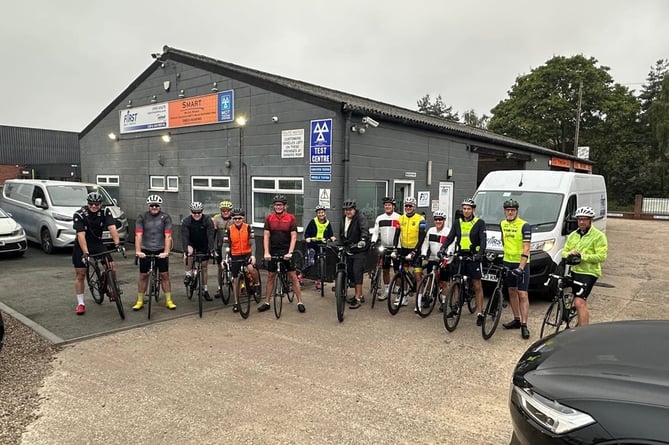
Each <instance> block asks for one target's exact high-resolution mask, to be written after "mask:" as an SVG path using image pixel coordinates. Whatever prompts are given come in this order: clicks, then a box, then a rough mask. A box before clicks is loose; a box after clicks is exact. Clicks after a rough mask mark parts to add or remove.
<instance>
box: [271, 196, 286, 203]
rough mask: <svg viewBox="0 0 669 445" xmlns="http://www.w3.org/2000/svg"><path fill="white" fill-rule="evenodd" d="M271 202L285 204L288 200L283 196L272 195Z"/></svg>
mask: <svg viewBox="0 0 669 445" xmlns="http://www.w3.org/2000/svg"><path fill="white" fill-rule="evenodd" d="M272 202H273V203H277V202H280V203H281V204H286V203H287V202H288V200H287V199H286V197H285V196H283V195H274V198H272Z"/></svg>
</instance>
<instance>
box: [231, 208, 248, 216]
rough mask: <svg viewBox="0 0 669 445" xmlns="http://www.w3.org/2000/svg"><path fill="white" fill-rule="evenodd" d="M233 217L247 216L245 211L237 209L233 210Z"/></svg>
mask: <svg viewBox="0 0 669 445" xmlns="http://www.w3.org/2000/svg"><path fill="white" fill-rule="evenodd" d="M232 216H246V213H245V212H244V209H242V208H236V209H232Z"/></svg>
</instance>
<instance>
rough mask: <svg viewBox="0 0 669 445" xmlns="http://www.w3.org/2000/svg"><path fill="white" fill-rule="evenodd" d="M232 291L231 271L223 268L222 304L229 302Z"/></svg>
mask: <svg viewBox="0 0 669 445" xmlns="http://www.w3.org/2000/svg"><path fill="white" fill-rule="evenodd" d="M232 292H233V291H232V272H230V271H229V270H225V271H224V272H223V284H221V302H222V303H223V304H224V305H227V304H229V303H230V298H231V297H232Z"/></svg>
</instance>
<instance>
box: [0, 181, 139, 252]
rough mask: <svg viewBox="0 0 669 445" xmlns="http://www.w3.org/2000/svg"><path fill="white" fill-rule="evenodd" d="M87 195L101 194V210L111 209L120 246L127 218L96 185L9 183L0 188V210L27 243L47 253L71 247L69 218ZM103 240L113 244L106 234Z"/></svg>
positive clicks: (70, 220) (125, 234)
mask: <svg viewBox="0 0 669 445" xmlns="http://www.w3.org/2000/svg"><path fill="white" fill-rule="evenodd" d="M90 192H99V193H100V194H102V196H103V197H104V201H103V203H102V206H103V207H108V208H110V209H111V212H112V215H113V216H114V218H115V219H116V221H117V227H118V232H119V236H120V237H121V242H124V241H125V239H126V237H127V235H128V218H127V217H126V215H125V213H124V212H123V211H122V210H121V209H120V208H119V207H118V205H117V203H116V201H115V200H113V199H112V198H111V196H109V193H107V191H106V190H105V189H104V188H103V187H101V186H99V185H97V184H87V183H83V182H66V181H50V180H45V179H9V180H7V181H5V185H4V187H3V188H2V195H1V196H0V207H2V208H3V209H4V210H5V211H7V212H9V213H11V214H12V216H13V217H14V219H15V220H16V221H17V222H18V223H19V224H21V226H23V229H24V230H25V232H26V238H28V240H30V241H34V242H36V243H39V244H40V245H41V246H42V250H44V252H46V253H51V252H53V249H54V248H58V247H69V246H73V245H74V240H75V237H76V234H75V232H74V228H73V227H72V216H73V215H74V212H76V211H77V210H79V209H80V208H81V207H83V206H85V205H86V195H88V194H89V193H90ZM103 238H104V241H105V244H111V243H113V240H112V239H111V235H110V234H109V232H107V231H105V232H104V234H103Z"/></svg>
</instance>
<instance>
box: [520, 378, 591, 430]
mask: <svg viewBox="0 0 669 445" xmlns="http://www.w3.org/2000/svg"><path fill="white" fill-rule="evenodd" d="M513 391H514V393H515V394H516V396H517V398H518V404H519V406H520V407H521V408H522V410H523V411H524V412H525V413H526V414H527V415H528V416H530V417H531V418H532V419H533V420H534V421H535V422H537V423H538V424H539V425H541V426H542V427H544V428H546V429H547V430H549V431H552V432H553V433H555V434H565V433H568V432H570V431H574V430H576V429H579V428H583V427H584V426H587V425H591V424H593V423H595V419H593V418H592V417H590V416H589V415H588V414H586V413H582V412H581V411H578V410H575V409H574V408H570V407H568V406H565V405H562V404H561V403H558V402H556V401H555V400H550V399H547V398H546V397H544V396H542V395H540V394H537V393H536V392H534V391H533V390H532V389H530V388H520V387H518V386H515V385H514V387H513Z"/></svg>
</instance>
